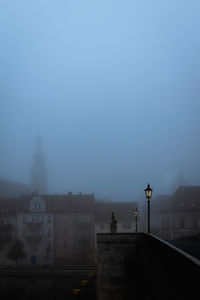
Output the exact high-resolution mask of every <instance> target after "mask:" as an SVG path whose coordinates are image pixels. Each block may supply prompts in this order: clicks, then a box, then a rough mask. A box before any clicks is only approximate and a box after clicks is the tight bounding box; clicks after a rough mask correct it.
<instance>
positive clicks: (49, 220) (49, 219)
mask: <svg viewBox="0 0 200 300" xmlns="http://www.w3.org/2000/svg"><path fill="white" fill-rule="evenodd" d="M47 222H48V223H51V215H48V220H47Z"/></svg>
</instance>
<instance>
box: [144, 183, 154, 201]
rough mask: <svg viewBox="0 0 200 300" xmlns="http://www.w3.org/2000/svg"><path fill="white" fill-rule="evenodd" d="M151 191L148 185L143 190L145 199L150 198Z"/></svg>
mask: <svg viewBox="0 0 200 300" xmlns="http://www.w3.org/2000/svg"><path fill="white" fill-rule="evenodd" d="M152 191H153V190H152V189H151V188H150V184H148V185H147V188H146V189H145V194H146V197H147V198H148V199H149V198H151V196H152Z"/></svg>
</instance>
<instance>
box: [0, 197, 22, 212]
mask: <svg viewBox="0 0 200 300" xmlns="http://www.w3.org/2000/svg"><path fill="white" fill-rule="evenodd" d="M18 205H19V199H18V198H0V214H16V212H17V209H18Z"/></svg>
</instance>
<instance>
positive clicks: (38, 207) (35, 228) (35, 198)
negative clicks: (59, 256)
mask: <svg viewBox="0 0 200 300" xmlns="http://www.w3.org/2000/svg"><path fill="white" fill-rule="evenodd" d="M54 198H55V196H51V195H48V196H47V195H38V194H33V195H32V196H24V197H21V199H20V205H19V211H18V214H17V237H18V239H20V240H21V241H22V243H23V244H24V252H25V253H26V254H27V256H26V258H25V259H24V260H23V261H22V262H21V263H24V264H53V263H54V200H55V199H54Z"/></svg>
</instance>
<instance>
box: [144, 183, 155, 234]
mask: <svg viewBox="0 0 200 300" xmlns="http://www.w3.org/2000/svg"><path fill="white" fill-rule="evenodd" d="M144 191H145V195H146V198H147V202H148V233H150V198H151V196H152V191H153V190H152V189H151V188H150V184H149V183H148V185H147V188H146V189H145V190H144Z"/></svg>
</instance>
